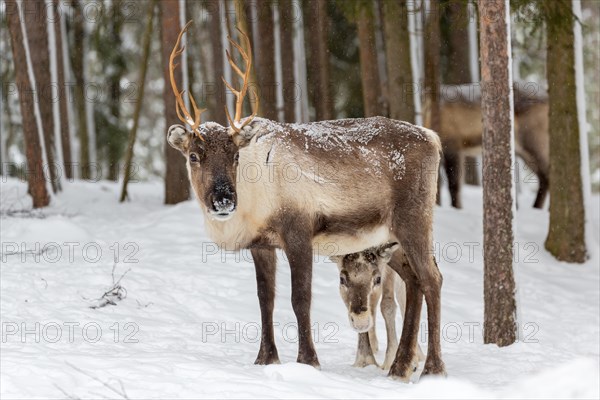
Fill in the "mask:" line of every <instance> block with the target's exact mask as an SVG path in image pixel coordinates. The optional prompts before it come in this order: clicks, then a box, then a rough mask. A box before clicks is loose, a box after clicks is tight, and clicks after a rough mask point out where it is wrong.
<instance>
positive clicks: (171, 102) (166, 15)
mask: <svg viewBox="0 0 600 400" xmlns="http://www.w3.org/2000/svg"><path fill="white" fill-rule="evenodd" d="M159 7H160V22H161V32H160V33H161V41H160V44H161V52H162V66H163V79H164V81H165V85H164V88H163V101H164V104H165V122H166V127H167V128H168V127H169V126H171V125H173V124H177V123H180V122H179V119H178V118H177V112H176V109H175V95H174V94H173V91H172V90H171V85H170V84H169V56H170V55H171V50H173V46H175V42H176V41H177V36H178V35H179V31H180V30H181V24H180V21H179V0H163V1H160V2H159ZM174 76H175V79H176V80H177V81H178V82H179V87H181V82H182V80H183V79H182V75H181V68H177V69H176V70H175V72H174ZM164 144H165V153H166V172H165V204H177V203H179V202H182V201H185V200H187V199H188V198H189V197H190V187H189V181H188V176H187V170H186V167H185V160H184V158H183V157H182V156H181V153H179V151H177V150H175V149H174V148H172V147H171V146H170V145H169V144H168V143H167V140H166V135H165V140H164Z"/></svg>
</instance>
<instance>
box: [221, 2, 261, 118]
mask: <svg viewBox="0 0 600 400" xmlns="http://www.w3.org/2000/svg"><path fill="white" fill-rule="evenodd" d="M249 7H250V3H249V2H247V1H245V0H236V2H235V18H236V22H237V26H238V28H239V29H240V30H241V31H242V32H244V33H245V34H246V35H247V36H248V39H250V44H251V46H252V49H253V50H254V49H256V45H255V43H256V42H255V41H254V37H253V36H254V35H253V34H252V29H253V23H254V21H253V18H252V16H251V15H250V11H251V10H250V9H249ZM226 15H229V13H226ZM228 26H229V25H228ZM241 45H242V47H243V48H244V50H245V51H246V53H248V52H249V50H248V49H246V48H245V43H244V42H242V43H241ZM229 52H230V53H231V52H232V49H231V48H230V49H229ZM236 52H237V51H234V52H233V53H236ZM253 54H254V52H253ZM252 61H253V62H252V69H251V70H250V82H249V84H248V86H249V87H250V90H248V94H247V96H246V97H247V98H248V100H249V102H246V103H245V104H250V108H248V109H246V106H245V107H244V110H245V111H244V112H246V113H247V114H246V115H250V114H251V113H254V111H255V110H256V107H257V106H258V101H257V100H258V99H255V98H254V94H253V92H254V90H256V93H257V94H259V88H258V79H257V77H256V68H255V61H256V60H252ZM242 65H243V64H242Z"/></svg>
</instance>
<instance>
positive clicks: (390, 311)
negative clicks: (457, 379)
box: [331, 242, 425, 370]
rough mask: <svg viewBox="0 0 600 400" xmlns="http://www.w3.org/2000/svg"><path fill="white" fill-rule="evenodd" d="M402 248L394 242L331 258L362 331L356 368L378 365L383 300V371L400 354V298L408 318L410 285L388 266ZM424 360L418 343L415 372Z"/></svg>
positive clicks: (354, 324)
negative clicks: (378, 320) (377, 326)
mask: <svg viewBox="0 0 600 400" xmlns="http://www.w3.org/2000/svg"><path fill="white" fill-rule="evenodd" d="M399 247H400V246H399V244H398V243H397V242H391V243H386V244H384V245H381V246H378V247H372V248H370V249H366V250H363V251H361V252H358V253H352V254H347V255H344V256H333V257H331V259H332V261H334V262H335V263H337V266H338V269H339V271H340V295H341V297H342V300H343V301H344V304H345V305H346V308H347V309H348V320H349V321H350V325H351V326H352V328H354V330H356V331H357V332H358V348H357V350H356V360H355V362H354V366H355V367H366V366H367V365H377V362H376V361H375V357H374V355H373V353H375V352H377V349H378V347H379V346H378V342H377V335H376V333H375V319H376V310H377V304H378V303H379V300H380V299H381V314H382V315H383V319H384V320H385V330H386V334H387V348H386V352H385V360H384V362H383V364H382V366H381V368H382V369H384V370H387V369H389V368H390V367H391V365H392V362H393V361H394V358H395V356H396V352H397V351H398V336H397V334H396V299H397V300H398V304H399V305H400V314H401V315H402V318H404V314H405V311H406V286H405V285H404V282H403V281H402V279H400V278H399V277H398V275H397V274H396V273H395V272H394V271H393V270H392V269H391V268H390V267H388V265H387V264H388V262H389V261H390V260H391V259H392V254H393V253H394V252H395V251H396V250H397V249H398V248H399ZM401 256H402V257H403V260H402V262H403V264H408V260H406V258H405V257H404V255H401ZM407 268H408V266H407ZM424 360H425V355H424V354H423V352H422V351H421V347H420V346H419V345H418V344H417V348H416V353H415V355H414V359H413V361H412V366H413V370H416V369H417V367H418V363H419V361H424Z"/></svg>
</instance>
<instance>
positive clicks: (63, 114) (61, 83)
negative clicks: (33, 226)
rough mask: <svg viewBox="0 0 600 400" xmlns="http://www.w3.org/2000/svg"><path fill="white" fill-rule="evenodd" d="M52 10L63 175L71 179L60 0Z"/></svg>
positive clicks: (71, 161)
mask: <svg viewBox="0 0 600 400" xmlns="http://www.w3.org/2000/svg"><path fill="white" fill-rule="evenodd" d="M52 6H53V10H54V18H55V19H54V38H55V40H56V69H57V78H58V82H57V83H58V96H59V97H58V101H59V102H60V104H59V114H60V141H61V145H62V153H63V163H64V170H65V176H66V177H67V179H68V180H71V179H73V159H72V157H71V135H70V131H69V129H70V127H69V111H68V109H67V93H66V86H65V62H64V61H65V60H64V57H63V56H64V51H63V32H62V23H61V20H60V17H58V15H60V0H53V2H52Z"/></svg>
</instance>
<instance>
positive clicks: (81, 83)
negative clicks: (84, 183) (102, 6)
mask: <svg viewBox="0 0 600 400" xmlns="http://www.w3.org/2000/svg"><path fill="white" fill-rule="evenodd" d="M72 7H73V33H72V35H73V51H72V52H71V65H72V67H73V76H74V78H75V87H74V93H73V98H74V100H75V109H76V111H75V114H76V116H77V131H78V132H79V163H80V165H79V168H80V170H81V178H82V179H90V140H89V132H88V125H87V110H86V101H85V77H84V73H83V69H84V67H85V54H84V40H85V28H84V23H85V21H84V16H83V11H82V9H81V4H80V3H79V0H74V1H73V3H72Z"/></svg>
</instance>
